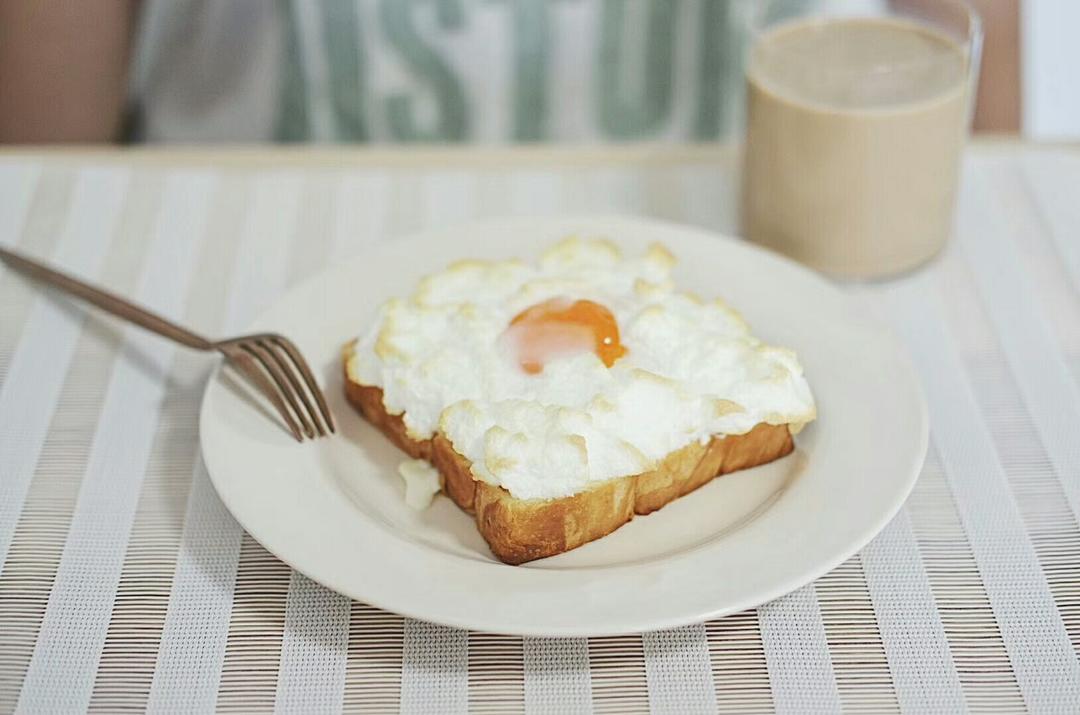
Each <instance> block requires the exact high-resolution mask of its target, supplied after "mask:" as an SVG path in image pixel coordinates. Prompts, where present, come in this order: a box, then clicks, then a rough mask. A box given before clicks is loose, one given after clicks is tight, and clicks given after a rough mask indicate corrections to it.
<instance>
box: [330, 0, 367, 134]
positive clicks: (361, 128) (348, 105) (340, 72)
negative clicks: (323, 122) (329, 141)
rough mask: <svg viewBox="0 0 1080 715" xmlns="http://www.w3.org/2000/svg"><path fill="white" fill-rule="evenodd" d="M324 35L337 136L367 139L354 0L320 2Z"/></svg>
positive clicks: (360, 53) (358, 29) (361, 57)
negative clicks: (321, 4) (321, 3)
mask: <svg viewBox="0 0 1080 715" xmlns="http://www.w3.org/2000/svg"><path fill="white" fill-rule="evenodd" d="M322 19H323V38H324V39H325V42H326V54H327V65H329V68H330V97H331V101H332V102H333V104H334V112H335V113H336V115H337V125H338V132H339V136H338V139H342V140H345V141H367V140H368V131H367V126H366V125H365V124H364V112H363V110H364V106H363V101H364V95H363V92H364V87H363V77H362V75H361V73H360V66H361V63H362V62H363V59H364V57H363V49H362V48H361V47H360V21H359V18H358V17H357V12H356V2H355V0H326V2H325V3H324V4H323V13H322Z"/></svg>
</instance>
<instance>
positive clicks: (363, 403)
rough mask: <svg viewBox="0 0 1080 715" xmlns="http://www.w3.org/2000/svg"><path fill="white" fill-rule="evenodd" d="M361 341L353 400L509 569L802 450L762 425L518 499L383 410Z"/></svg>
mask: <svg viewBox="0 0 1080 715" xmlns="http://www.w3.org/2000/svg"><path fill="white" fill-rule="evenodd" d="M354 351H355V341H354V342H350V343H349V344H348V345H346V346H345V348H344V350H343V351H342V358H343V365H344V373H345V396H346V398H347V399H348V401H349V402H350V403H351V404H352V405H353V406H354V407H356V408H357V409H358V410H359V411H360V413H361V414H362V415H363V416H364V418H365V419H367V421H368V422H370V423H371V424H372V425H374V426H375V427H376V428H377V429H378V430H379V431H380V432H382V433H383V435H385V436H386V438H387V439H389V440H390V441H391V442H393V443H394V444H395V445H397V447H398V448H399V449H401V450H402V451H403V452H405V453H406V454H408V455H409V456H410V457H413V458H414V459H426V460H427V461H429V462H431V463H432V464H433V465H434V466H435V468H436V469H438V471H439V479H440V482H441V483H442V488H443V491H444V492H445V493H446V495H447V496H449V497H450V498H451V499H452V500H453V501H454V503H455V504H457V505H458V506H459V507H461V508H462V509H463V510H464V511H466V512H468V513H469V514H472V515H473V516H474V517H475V519H476V528H477V529H479V530H480V534H481V535H482V536H483V537H484V540H485V541H486V542H487V543H488V546H489V547H490V548H491V551H492V553H493V554H495V556H497V557H498V558H499V559H500V560H501V561H504V562H505V563H508V564H522V563H525V562H526V561H532V560H534V559H542V558H544V557H547V556H554V555H555V554H561V553H562V552H564V551H569V550H570V549H576V548H577V547H579V546H581V545H582V544H585V543H588V542H589V541H592V540H594V539H599V538H600V537H601V536H606V535H607V534H610V533H611V532H613V531H615V530H616V529H618V528H619V527H620V526H622V525H623V524H625V523H626V522H628V521H630V520H631V519H632V518H634V515H635V514H649V513H651V512H654V511H656V510H657V509H659V508H661V507H663V506H664V505H665V504H668V503H669V502H672V501H674V500H675V499H678V498H679V497H681V496H683V495H684V494H689V493H690V492H692V491H694V490H695V489H697V488H698V487H700V486H702V485H704V484H707V483H708V482H709V481H711V480H712V479H713V477H717V476H719V475H721V474H728V473H730V472H735V471H738V470H740V469H748V468H750V467H756V466H758V465H760V464H766V463H768V462H771V461H773V460H775V459H779V458H780V457H783V456H786V455H787V454H790V453H791V451H792V450H793V449H794V448H795V444H794V441H793V439H792V437H791V431H790V429H789V427H788V425H770V424H766V423H761V424H758V425H757V426H755V427H754V429H752V430H750V431H749V432H747V433H746V434H742V435H729V436H726V437H715V438H713V439H712V440H711V441H710V442H708V444H704V445H703V444H700V443H697V442H694V443H692V444H690V445H687V446H686V447H683V448H682V449H680V450H678V451H675V452H672V453H671V454H669V455H668V456H667V458H666V459H664V460H663V461H662V462H661V463H660V464H659V465H658V466H657V468H656V469H654V470H652V471H650V472H645V473H643V474H637V475H633V476H628V477H621V478H619V479H612V480H610V481H606V482H602V483H600V484H597V485H596V486H595V487H593V488H591V489H589V490H587V491H584V492H580V493H578V494H574V495H573V496H569V497H563V498H559V499H546V500H545V499H535V500H533V499H529V500H527V499H518V498H516V497H514V496H512V495H511V494H510V492H508V491H506V490H505V489H503V488H502V487H498V486H495V485H492V484H488V483H487V482H484V481H481V480H478V479H475V478H473V475H472V472H471V471H470V463H469V461H468V460H467V459H466V458H465V457H463V456H461V455H460V454H458V453H457V452H456V451H455V450H454V448H453V446H452V445H451V444H450V441H449V440H447V439H446V438H445V437H443V436H442V435H441V434H436V435H435V436H434V437H433V438H431V439H428V440H423V441H420V440H416V439H413V438H412V437H410V436H409V435H408V434H407V433H406V430H405V423H404V421H403V420H402V418H401V416H400V415H391V414H389V413H388V412H387V411H386V407H385V406H384V405H383V393H382V389H381V388H378V387H373V386H370V385H363V384H360V382H359V381H358V380H357V379H356V376H355V375H353V374H352V373H351V372H350V367H349V366H350V363H351V362H352V360H351V358H352V355H353V353H354Z"/></svg>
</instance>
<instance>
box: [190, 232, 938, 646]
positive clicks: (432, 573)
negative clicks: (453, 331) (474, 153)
mask: <svg viewBox="0 0 1080 715" xmlns="http://www.w3.org/2000/svg"><path fill="white" fill-rule="evenodd" d="M571 233H577V234H581V235H596V234H599V235H604V236H607V237H610V238H612V239H614V240H615V241H617V242H618V243H620V244H622V245H623V246H624V249H625V250H627V251H630V252H637V251H640V250H642V249H643V248H644V247H645V246H646V245H647V244H648V243H650V242H653V241H661V242H663V243H664V244H665V245H667V246H668V247H669V248H670V249H671V250H672V251H673V252H674V253H675V255H676V256H677V257H678V258H679V265H678V266H677V267H676V270H675V279H676V281H677V285H678V286H679V287H680V288H681V289H686V290H692V291H694V292H696V293H698V294H700V295H702V296H705V297H709V296H722V297H723V298H725V299H726V300H727V301H728V302H729V303H730V304H731V305H733V306H734V307H736V308H737V309H738V310H739V311H741V312H742V313H743V315H744V316H745V317H746V318H747V320H749V322H750V324H751V326H753V329H754V331H755V333H756V334H758V335H759V336H760V337H762V338H763V339H765V340H767V341H769V342H775V343H778V344H781V345H786V346H790V347H792V348H794V349H796V350H797V351H798V353H799V356H800V358H801V359H802V362H803V365H804V366H805V368H806V374H807V376H808V379H809V381H810V385H811V387H812V388H813V390H814V393H815V396H816V398H817V400H818V413H819V419H818V421H817V422H815V423H813V424H812V425H810V426H809V427H808V428H807V429H806V430H804V431H803V432H802V433H801V434H800V435H799V436H798V438H797V445H798V449H797V450H796V452H795V454H793V455H791V456H789V457H787V458H785V459H782V460H779V461H778V462H774V463H773V464H770V465H766V466H763V467H759V468H757V469H753V470H748V471H745V472H740V473H736V474H732V475H728V476H725V477H723V478H721V479H716V480H714V481H713V482H712V483H710V484H709V485H707V486H705V487H703V488H702V489H699V490H698V491H696V492H694V493H693V494H691V495H689V496H687V497H685V498H683V499H679V500H678V501H676V502H674V503H672V504H670V505H668V506H666V507H665V508H664V509H662V510H660V511H658V512H656V513H654V514H652V515H649V516H647V517H638V518H636V519H634V520H633V521H632V522H631V523H630V524H628V525H627V526H624V527H623V528H621V529H619V530H618V531H616V532H615V533H614V534H611V535H610V536H607V537H604V538H603V539H600V540H598V541H595V542H593V543H591V544H587V545H585V546H583V547H582V548H580V549H576V550H574V551H571V552H569V553H566V554H561V555H559V556H555V557H552V558H549V559H544V560H541V561H536V562H533V563H530V564H526V565H524V566H506V565H504V564H502V563H500V562H498V561H497V560H495V558H494V557H493V556H492V555H491V554H490V552H489V551H488V549H487V547H486V545H485V544H484V542H483V540H482V539H481V538H480V535H479V533H478V532H477V531H476V527H475V525H474V524H473V522H472V520H471V518H470V517H468V516H466V515H465V514H464V513H462V512H460V511H459V510H458V509H457V507H456V506H454V504H453V503H451V502H450V500H449V499H447V498H446V497H442V496H440V497H438V498H437V499H436V501H435V503H434V504H433V505H432V507H431V508H430V509H428V510H427V511H424V512H415V511H412V510H410V509H409V508H408V507H407V506H406V505H405V502H404V501H403V486H402V483H401V480H400V478H399V477H398V476H397V473H396V467H397V464H398V463H399V462H400V460H401V459H402V458H403V455H402V454H401V453H399V452H398V451H397V450H396V449H395V448H394V447H392V446H391V445H390V444H389V443H388V442H387V441H386V440H385V439H384V438H383V437H382V436H381V435H380V434H379V433H378V432H376V431H375V429H374V428H372V427H370V426H369V425H368V424H366V423H365V422H364V421H363V420H362V419H360V417H359V416H358V415H357V414H356V413H355V412H354V411H353V410H352V409H351V407H350V406H349V405H348V404H347V403H346V402H345V399H344V396H343V394H342V379H341V376H340V372H341V367H340V364H339V357H338V353H339V350H340V348H341V346H342V345H343V344H344V343H345V342H346V341H347V340H348V339H350V338H352V337H354V336H355V335H357V334H359V333H360V332H362V331H363V330H364V328H365V327H366V326H367V325H368V324H369V321H370V320H371V319H372V318H373V316H374V309H375V307H376V306H377V305H378V304H379V303H380V302H381V301H383V300H384V299H386V298H388V297H391V296H394V295H400V294H405V293H408V292H410V291H411V288H412V285H413V283H414V281H416V280H417V279H418V278H420V277H421V276H422V275H423V274H425V273H428V272H431V271H433V270H437V269H439V268H441V267H443V266H444V265H446V264H447V263H448V262H450V261H452V260H456V259H459V258H464V257H474V258H507V257H511V256H521V257H534V256H536V255H537V254H538V252H539V251H540V249H541V248H542V247H543V246H545V245H547V244H548V243H550V242H551V241H553V240H555V239H557V238H561V237H563V236H565V235H567V234H571ZM251 329H252V331H255V330H262V329H273V330H277V331H280V332H282V333H284V334H286V335H288V336H290V337H291V338H292V339H293V340H295V341H296V343H297V344H298V345H299V346H300V348H301V350H302V351H303V352H304V354H305V355H306V356H307V358H308V360H309V362H310V363H311V364H312V367H313V369H315V370H316V371H317V372H318V373H319V375H320V379H321V380H322V381H323V384H324V387H325V391H326V394H327V397H328V399H329V400H330V405H331V409H332V410H333V411H334V414H335V416H336V417H337V421H338V425H339V434H338V435H337V436H336V437H334V438H331V439H322V440H316V441H313V442H308V443H305V444H302V445H301V444H297V443H296V442H295V441H293V439H292V438H291V437H290V436H289V435H288V434H287V433H286V432H285V431H284V429H283V428H282V427H279V426H278V424H277V423H276V422H275V421H271V420H269V419H267V417H266V414H267V413H266V411H265V409H260V408H258V407H257V406H256V404H255V403H254V402H253V401H252V400H251V399H250V398H249V397H248V396H247V394H246V393H245V391H244V390H243V389H242V388H241V387H240V386H239V385H238V384H237V382H236V381H235V380H232V379H230V377H229V376H228V374H227V373H222V372H221V371H219V372H218V373H216V374H215V375H214V377H213V379H212V380H211V382H210V384H209V386H208V388H207V391H206V396H205V398H204V401H203V406H202V414H201V426H200V427H201V439H202V447H203V456H204V458H205V460H206V465H207V468H208V470H209V472H210V476H211V478H212V480H213V482H214V485H215V487H216V488H217V490H218V493H219V494H220V495H221V498H222V500H223V501H224V502H225V504H226V505H227V506H228V508H229V510H230V511H232V513H233V514H234V515H235V516H236V518H237V519H238V520H239V522H240V523H241V524H242V525H243V527H244V528H245V529H247V530H248V532H250V533H251V535H252V536H253V537H255V539H257V540H258V541H259V542H260V543H261V544H263V546H265V547H266V548H267V549H269V550H270V551H271V552H272V553H274V554H276V555H277V556H278V557H280V558H281V559H282V560H284V561H285V562H286V563H288V564H289V565H291V566H293V567H294V568H296V569H297V570H299V571H301V572H302V573H304V574H306V575H307V576H309V577H311V578H312V579H314V580H316V581H318V582H320V583H322V584H324V585H326V586H328V587H329V588H332V589H334V590H335V591H339V592H341V593H343V594H346V595H347V596H351V597H352V598H355V599H358V600H361V601H364V602H366V603H370V604H373V605H375V606H378V607H380V608H384V609H387V610H390V611H396V612H398V613H402V614H405V615H408V616H412V617H415V618H421V619H424V620H428V621H434V622H437V623H443V624H447V625H452V626H459V627H464V628H473V629H478V630H485V631H494V632H500V633H514V634H529V635H549V636H571V635H575V636H577V635H602V634H614V633H626V632H635V631H643V630H651V629H656V628H663V627H668V626H676V625H682V624H686V623H692V622H697V621H702V620H704V619H707V618H711V617H714V616H720V615H724V614H727V613H733V612H736V611H740V610H743V609H746V608H750V607H753V606H756V605H758V604H761V603H764V602H766V601H769V600H771V599H774V598H777V597H779V596H781V595H783V594H785V593H788V592H790V591H792V590H794V589H796V588H798V587H799V586H802V585H803V584H805V583H808V582H809V581H812V580H813V579H815V578H817V577H819V576H821V575H822V574H824V573H825V572H827V571H829V570H830V569H832V568H833V567H835V566H837V565H838V564H840V563H841V562H842V561H843V560H844V559H846V558H848V557H849V556H851V555H852V554H854V553H855V552H856V551H858V549H860V548H861V547H862V546H863V545H865V544H866V543H867V542H868V541H869V540H870V539H871V538H872V537H873V536H874V535H875V534H877V533H878V531H879V530H880V529H881V528H882V527H884V525H885V524H886V523H887V522H888V520H889V519H890V518H891V517H892V516H893V514H894V513H895V512H896V511H897V509H899V508H900V505H901V504H902V503H903V502H904V499H905V498H906V497H907V495H908V492H909V491H910V490H911V487H912V485H913V484H914V482H915V478H916V476H917V474H918V470H919V468H920V466H921V465H922V462H923V457H924V455H925V452H926V444H927V418H926V408H925V405H924V401H923V397H922V393H921V390H920V387H919V384H918V381H917V379H916V377H915V375H914V372H913V370H912V367H911V365H910V364H909V362H908V359H907V358H906V357H905V355H904V353H903V351H902V349H901V348H900V347H899V345H898V344H897V342H896V341H895V340H894V339H893V338H892V337H891V335H890V334H889V333H888V331H886V330H885V329H883V328H882V327H879V326H878V325H876V324H874V323H873V322H872V321H871V320H869V319H868V318H867V317H866V316H865V315H864V314H863V313H862V312H861V311H859V310H857V309H856V308H855V307H854V306H853V304H852V303H851V301H850V300H849V299H848V298H847V297H846V296H845V295H844V294H843V293H841V292H840V291H839V290H837V289H836V288H834V287H833V286H831V285H830V284H828V283H827V282H825V281H824V280H823V279H821V278H819V277H817V276H816V275H814V274H812V273H810V272H808V271H806V270H804V269H802V268H800V267H798V266H797V265H795V264H794V263H791V262H789V261H786V260H784V259H781V258H778V257H776V256H774V255H772V254H769V253H766V252H764V251H761V250H759V249H756V248H754V247H752V246H748V245H746V244H744V243H742V242H739V241H736V240H733V239H729V238H724V237H722V236H718V235H715V234H711V233H707V232H704V231H700V230H696V229H691V228H687V227H681V226H675V225H671V224H662V223H656V222H651V221H643V220H636V219H628V218H610V217H607V218H601V217H589V218H565V219H562V218H560V219H542V220H513V221H498V222H488V223H482V224H473V225H469V226H459V227H454V228H449V229H445V230H439V231H433V232H429V233H424V234H422V235H419V236H416V237H415V238H412V239H408V240H400V241H395V242H392V243H388V244H387V245H385V246H382V247H380V248H377V249H374V250H370V251H367V252H366V253H364V254H363V255H361V256H358V257H357V258H356V259H354V260H352V261H350V262H347V263H344V264H342V265H339V266H336V267H334V268H332V269H331V270H329V271H327V272H326V273H324V274H322V275H320V276H318V277H317V278H316V279H314V280H312V281H310V282H308V283H306V284H304V285H301V286H300V287H298V288H297V289H295V290H294V291H292V292H291V293H289V294H288V295H287V296H286V297H285V298H283V299H282V300H280V301H278V302H277V303H276V304H275V305H274V306H273V307H272V308H271V309H270V310H269V311H267V312H266V313H265V314H264V315H263V316H262V317H261V318H260V319H259V320H258V321H256V323H255V324H254V325H253V326H252V328H251Z"/></svg>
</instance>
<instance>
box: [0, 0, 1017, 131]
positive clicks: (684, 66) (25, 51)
mask: <svg viewBox="0 0 1080 715" xmlns="http://www.w3.org/2000/svg"><path fill="white" fill-rule="evenodd" d="M898 1H900V2H903V0H898ZM999 1H1002V0H999ZM1003 1H1008V0H1003ZM884 2H886V0H779V1H778V2H772V3H769V4H768V5H767V7H768V12H769V13H771V14H774V15H777V16H780V17H782V16H784V15H788V14H795V13H798V12H802V11H805V10H808V9H812V8H814V7H819V6H834V7H835V6H843V7H844V8H845V9H846V8H852V9H859V8H860V7H873V6H877V5H880V4H883V3H884ZM760 12H762V3H761V2H760V0H321V1H316V0H281V1H279V2H271V1H269V0H143V2H137V1H136V0H83V1H81V2H70V1H68V0H13V1H12V2H5V3H0V141H22V142H54V141H66V142H105V141H117V140H133V141H174V142H264V141H314V142H483V143H516V142H592V143H595V142H625V141H713V140H722V139H726V138H728V137H730V136H731V135H732V134H733V133H734V132H736V131H737V130H738V128H739V127H740V126H741V118H742V111H743V97H744V93H745V89H744V85H743V75H742V72H743V65H742V58H743V56H744V55H745V52H746V49H747V44H748V42H749V40H750V28H751V27H752V24H753V23H752V16H753V14H754V13H760Z"/></svg>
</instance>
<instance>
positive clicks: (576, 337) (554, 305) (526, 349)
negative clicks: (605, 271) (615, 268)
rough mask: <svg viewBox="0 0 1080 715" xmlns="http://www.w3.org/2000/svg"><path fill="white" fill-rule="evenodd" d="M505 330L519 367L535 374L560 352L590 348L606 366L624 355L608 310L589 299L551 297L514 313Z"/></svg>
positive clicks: (617, 326)
mask: <svg viewBox="0 0 1080 715" xmlns="http://www.w3.org/2000/svg"><path fill="white" fill-rule="evenodd" d="M508 332H509V333H510V334H511V335H512V337H513V338H514V340H515V342H516V345H517V353H518V362H519V364H520V365H521V369H522V370H524V371H525V372H527V373H529V374H531V375H535V374H537V373H539V372H540V371H542V370H543V369H544V363H545V362H547V361H548V360H550V359H553V358H555V357H558V356H560V355H569V354H574V353H577V352H585V351H589V350H591V351H592V352H594V353H596V355H597V357H599V358H600V360H601V361H603V363H604V364H605V365H607V366H608V367H611V366H612V365H614V364H615V361H616V360H618V359H619V358H621V357H622V356H623V355H625V354H626V348H625V347H623V345H622V343H620V342H619V324H618V323H617V322H616V321H615V316H614V315H612V313H611V311H610V310H608V309H607V308H605V307H604V306H602V305H600V304H599V303H595V302H593V301H591V300H575V301H569V300H567V299H565V298H552V299H551V300H546V301H544V302H543V303H537V304H536V305H534V306H532V307H531V308H526V309H525V310H523V311H521V312H520V313H518V314H517V315H516V316H515V317H514V319H513V320H511V321H510V327H509V329H508Z"/></svg>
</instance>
